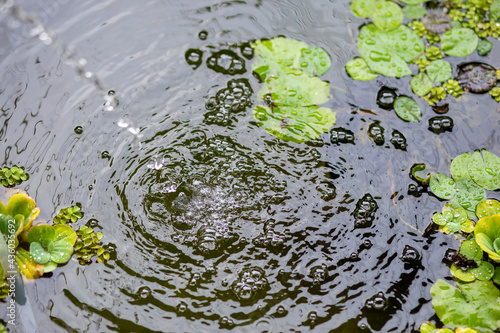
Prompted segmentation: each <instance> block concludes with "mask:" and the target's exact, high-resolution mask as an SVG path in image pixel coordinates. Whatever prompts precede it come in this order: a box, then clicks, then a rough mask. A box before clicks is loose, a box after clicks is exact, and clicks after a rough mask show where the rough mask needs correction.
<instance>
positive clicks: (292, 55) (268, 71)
mask: <svg viewBox="0 0 500 333" xmlns="http://www.w3.org/2000/svg"><path fill="white" fill-rule="evenodd" d="M252 47H253V48H254V49H255V54H256V55H257V57H256V59H255V61H254V62H253V63H252V70H253V71H254V72H256V73H257V74H258V75H259V76H260V78H261V80H262V81H264V80H266V79H267V78H268V77H270V76H276V75H279V74H280V73H282V72H283V71H287V70H288V69H289V68H290V67H292V66H294V65H298V61H299V58H300V54H301V51H302V49H306V48H307V47H308V46H307V44H306V43H303V42H301V41H298V40H295V39H288V38H284V37H278V38H273V39H269V40H258V41H256V42H254V43H252Z"/></svg>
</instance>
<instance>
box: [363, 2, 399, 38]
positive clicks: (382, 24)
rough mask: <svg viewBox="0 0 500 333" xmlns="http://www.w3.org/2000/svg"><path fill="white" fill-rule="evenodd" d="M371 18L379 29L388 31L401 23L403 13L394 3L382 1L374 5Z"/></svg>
mask: <svg viewBox="0 0 500 333" xmlns="http://www.w3.org/2000/svg"><path fill="white" fill-rule="evenodd" d="M371 17H372V20H373V23H374V24H375V25H376V26H377V27H378V28H379V29H381V30H384V31H390V30H393V29H396V28H397V27H399V26H400V25H401V23H402V22H403V11H402V10H401V7H399V6H398V4H396V3H395V2H392V1H384V0H382V1H379V2H376V3H375V11H374V12H373V14H372V16H371Z"/></svg>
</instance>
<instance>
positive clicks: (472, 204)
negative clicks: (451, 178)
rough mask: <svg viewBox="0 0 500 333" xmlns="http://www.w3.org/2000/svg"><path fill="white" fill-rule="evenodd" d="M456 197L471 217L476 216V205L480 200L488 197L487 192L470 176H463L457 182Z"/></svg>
mask: <svg viewBox="0 0 500 333" xmlns="http://www.w3.org/2000/svg"><path fill="white" fill-rule="evenodd" d="M457 190H458V191H457V193H456V199H457V201H458V203H459V204H460V206H461V207H463V208H464V209H465V210H466V211H467V214H468V215H469V218H471V219H475V218H476V206H477V204H478V203H479V202H481V201H482V200H484V199H486V192H485V191H484V189H483V188H482V187H481V186H479V185H477V184H476V183H475V182H474V181H473V180H472V179H470V178H462V179H460V181H458V182H457Z"/></svg>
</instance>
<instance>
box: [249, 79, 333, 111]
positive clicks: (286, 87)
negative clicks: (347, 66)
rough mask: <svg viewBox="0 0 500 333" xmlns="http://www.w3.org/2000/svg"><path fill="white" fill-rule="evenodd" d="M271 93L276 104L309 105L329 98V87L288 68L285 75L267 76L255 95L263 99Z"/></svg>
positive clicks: (325, 83) (323, 82)
mask: <svg viewBox="0 0 500 333" xmlns="http://www.w3.org/2000/svg"><path fill="white" fill-rule="evenodd" d="M267 94H271V97H272V100H273V103H274V104H275V105H278V106H310V105H316V104H323V103H325V102H327V101H328V100H330V97H331V96H330V87H329V85H328V83H327V82H325V81H322V80H321V79H319V78H317V77H309V76H307V75H306V74H304V72H302V71H299V70H289V71H288V72H287V75H281V76H278V77H271V78H269V79H268V80H267V81H266V83H265V84H264V86H263V87H262V89H261V90H260V91H259V92H258V94H257V97H259V98H261V99H264V98H265V96H266V95H267Z"/></svg>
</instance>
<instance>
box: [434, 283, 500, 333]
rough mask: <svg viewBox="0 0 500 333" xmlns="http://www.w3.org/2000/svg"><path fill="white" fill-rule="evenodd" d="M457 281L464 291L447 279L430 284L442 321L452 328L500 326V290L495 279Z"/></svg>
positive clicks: (484, 329) (482, 329) (488, 329)
mask: <svg viewBox="0 0 500 333" xmlns="http://www.w3.org/2000/svg"><path fill="white" fill-rule="evenodd" d="M457 284H458V286H459V287H460V289H461V292H460V291H459V290H457V289H456V288H454V287H453V286H451V285H450V284H449V283H448V282H446V281H444V280H437V281H436V283H435V284H434V285H433V286H432V287H431V295H432V305H433V306H434V311H436V314H437V315H438V317H439V319H441V321H442V322H443V324H444V325H446V326H448V327H451V328H453V329H455V328H457V327H470V328H474V329H477V330H481V331H493V330H495V329H497V328H498V327H499V326H500V302H498V299H499V298H500V290H499V289H498V288H497V287H495V285H494V284H493V282H491V281H479V280H476V281H474V282H469V283H462V282H459V281H458V282H457ZM478 309H480V311H478ZM471 314H474V315H471Z"/></svg>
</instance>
